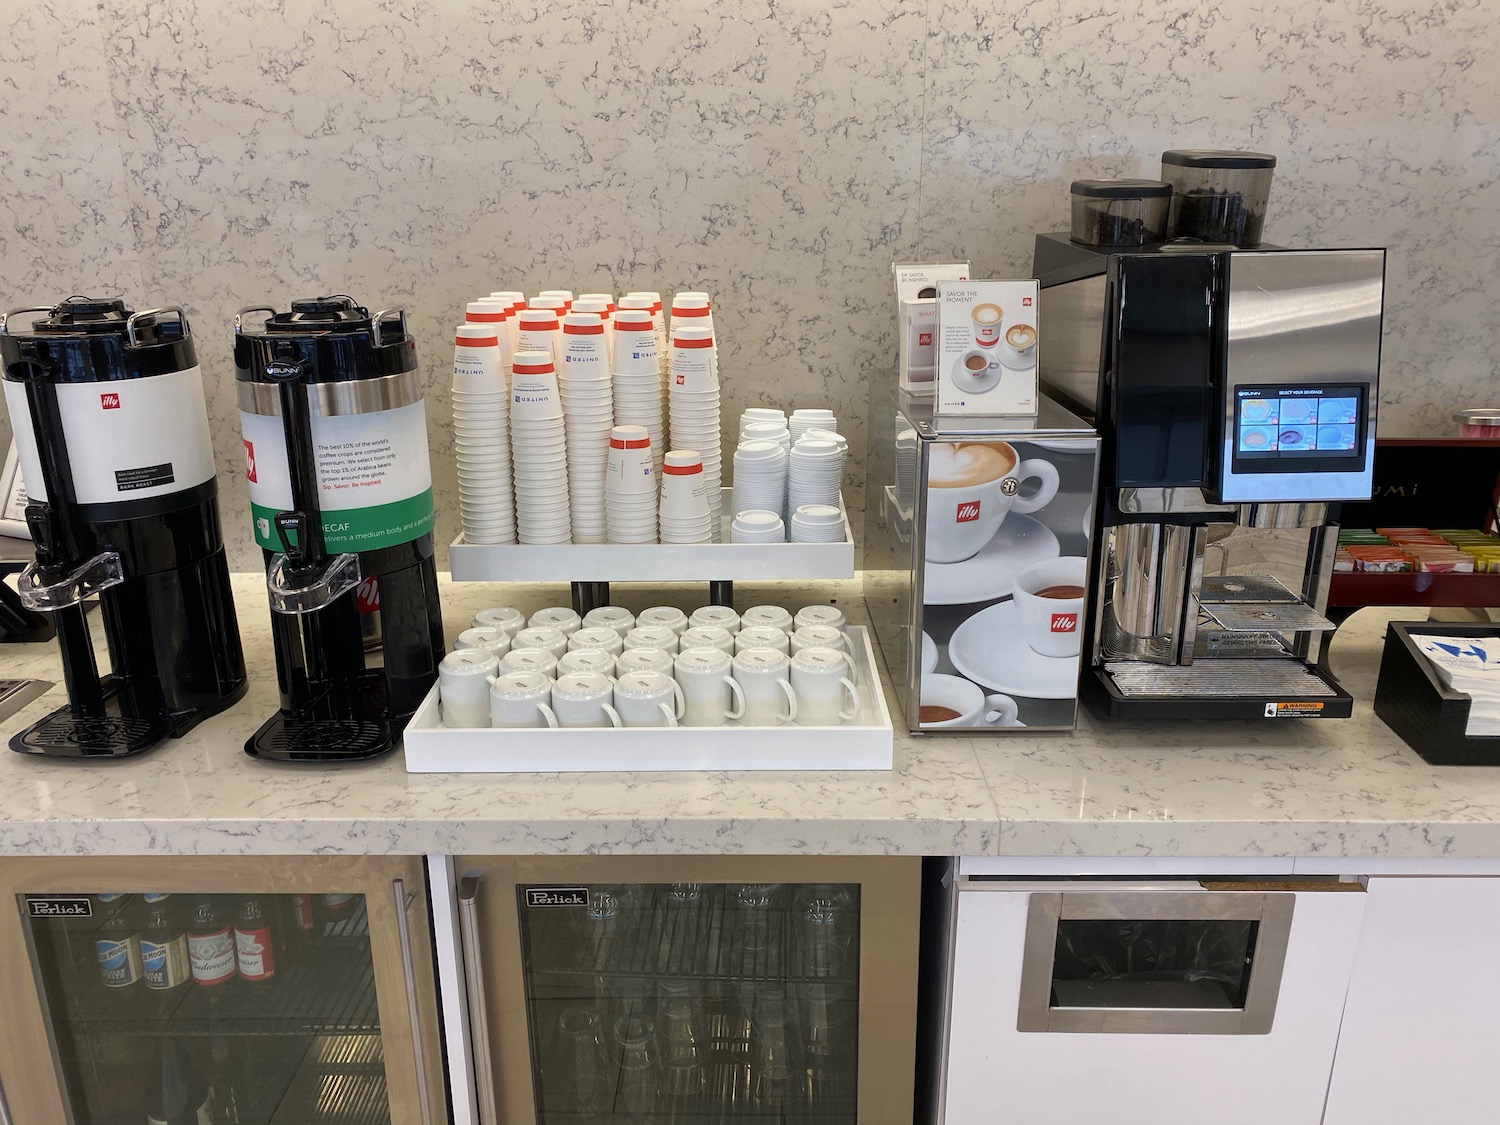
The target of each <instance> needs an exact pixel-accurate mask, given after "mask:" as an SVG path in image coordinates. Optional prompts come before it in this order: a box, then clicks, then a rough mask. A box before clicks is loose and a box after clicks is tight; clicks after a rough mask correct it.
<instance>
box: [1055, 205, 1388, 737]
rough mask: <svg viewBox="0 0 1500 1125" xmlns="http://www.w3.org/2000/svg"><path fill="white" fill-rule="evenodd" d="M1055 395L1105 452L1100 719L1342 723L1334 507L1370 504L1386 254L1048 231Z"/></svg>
mask: <svg viewBox="0 0 1500 1125" xmlns="http://www.w3.org/2000/svg"><path fill="white" fill-rule="evenodd" d="M1036 270H1037V276H1038V278H1039V279H1040V281H1041V285H1042V289H1041V304H1042V315H1041V317H1040V321H1041V325H1042V340H1041V356H1042V359H1041V371H1040V377H1041V382H1042V385H1043V387H1044V388H1045V389H1046V390H1047V391H1048V392H1049V393H1050V394H1053V395H1054V396H1056V397H1058V398H1059V399H1061V400H1062V401H1064V402H1065V403H1067V404H1068V405H1070V406H1072V407H1073V408H1075V409H1077V410H1079V411H1080V412H1082V413H1083V414H1084V415H1085V416H1086V417H1088V418H1090V419H1092V420H1093V421H1094V422H1095V423H1096V425H1097V426H1098V429H1099V431H1100V434H1101V438H1102V443H1103V449H1102V461H1101V469H1100V497H1099V503H1098V505H1097V510H1096V513H1095V520H1096V522H1097V524H1098V530H1099V534H1098V537H1097V539H1096V542H1097V543H1098V550H1097V551H1096V552H1095V557H1094V561H1093V565H1092V571H1091V584H1092V588H1093V602H1092V608H1091V613H1090V629H1089V633H1088V635H1087V636H1086V638H1085V663H1086V665H1088V667H1087V668H1086V670H1085V672H1084V675H1083V683H1082V685H1081V692H1082V697H1083V700H1084V702H1085V704H1086V705H1087V706H1088V707H1089V708H1090V710H1091V711H1093V712H1094V713H1095V714H1098V715H1101V716H1108V717H1117V718H1123V717H1139V718H1261V717H1265V718H1286V717H1298V718H1343V717H1347V716H1348V715H1349V714H1350V713H1351V709H1352V700H1351V698H1350V697H1349V695H1348V693H1347V692H1345V691H1344V690H1343V689H1342V688H1341V687H1340V686H1339V685H1338V683H1337V682H1336V681H1335V680H1334V679H1333V677H1332V676H1331V675H1330V674H1328V672H1327V671H1326V669H1324V668H1322V667H1320V666H1319V664H1318V657H1319V654H1320V652H1321V649H1322V643H1323V639H1324V636H1325V634H1326V633H1327V632H1328V631H1330V630H1332V629H1333V623H1332V622H1331V621H1329V620H1328V619H1327V617H1325V616H1324V610H1325V609H1326V606H1327V600H1328V588H1329V583H1330V580H1331V578H1332V571H1333V553H1334V550H1335V548H1336V546H1337V534H1336V532H1337V524H1336V522H1335V521H1336V519H1337V503H1338V502H1339V501H1344V500H1365V499H1368V498H1369V496H1370V488H1371V469H1372V463H1373V460H1374V446H1375V421H1376V402H1377V399H1378V396H1379V370H1380V332H1381V323H1382V316H1383V308H1384V274H1385V251H1384V250H1378V249H1376V250H1267V249H1262V250H1253V251H1251V250H1236V249H1234V248H1232V247H1228V246H1214V245H1208V244H1204V243H1196V242H1167V243H1159V244H1155V245H1148V246H1143V247H1140V248H1138V249H1131V250H1129V251H1124V252H1111V251H1109V250H1101V249H1095V248H1092V247H1084V246H1081V245H1078V244H1076V243H1073V242H1071V241H1070V240H1069V239H1068V236H1067V235H1065V234H1063V235H1054V234H1044V235H1038V236H1037V243H1036Z"/></svg>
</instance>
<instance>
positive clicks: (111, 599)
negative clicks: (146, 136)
mask: <svg viewBox="0 0 1500 1125" xmlns="http://www.w3.org/2000/svg"><path fill="white" fill-rule="evenodd" d="M28 316H30V317H32V319H31V321H30V323H29V325H26V326H25V327H22V326H21V322H22V321H23V319H24V318H25V317H28ZM0 365H3V385H4V390H5V402H6V407H7V409H8V411H9V413H10V419H11V425H12V427H13V428H14V430H15V438H16V448H17V452H18V453H19V455H20V462H21V473H22V477H23V479H24V480H25V484H26V494H27V496H28V498H29V503H28V504H27V507H26V523H27V525H28V527H29V528H30V531H31V536H32V539H33V540H34V541H35V543H36V561H35V562H34V563H32V564H30V565H29V566H27V567H26V569H25V570H24V571H23V572H22V573H21V576H20V584H19V591H20V596H21V600H22V601H23V602H24V603H25V604H26V606H27V607H28V608H31V609H35V610H39V611H43V612H45V613H47V614H49V615H50V616H51V617H52V618H53V621H54V623H55V624H56V627H57V639H58V644H59V646H60V648H61V650H62V664H63V677H64V680H65V682H66V685H67V690H68V706H66V707H64V708H61V709H60V710H58V711H55V712H53V713H52V714H50V715H48V716H47V717H46V718H45V719H43V720H41V721H40V722H39V723H37V724H35V725H34V726H32V727H31V728H29V729H28V730H25V731H23V732H22V733H20V734H18V735H16V736H15V737H14V738H12V739H11V742H10V746H11V749H12V750H16V751H19V752H20V753H23V754H46V755H51V756H55V757H67V758H95V757H124V756H125V755H128V754H134V753H137V752H139V751H142V750H146V749H149V748H150V747H152V746H154V745H156V744H157V743H158V742H160V741H161V740H162V739H164V738H166V737H168V736H172V737H177V736H180V735H182V734H184V733H186V732H187V731H188V730H190V729H191V728H192V727H193V726H195V725H196V724H197V723H199V722H201V721H202V720H203V719H205V718H207V717H209V716H210V715H213V714H215V713H217V712H219V711H222V710H223V709H224V708H226V707H228V706H229V705H231V704H232V703H234V702H235V700H237V699H239V698H240V696H242V695H243V694H244V693H245V660H244V655H243V653H242V651H241V649H240V636H239V626H238V624H237V622H236V620H235V613H234V601H233V598H232V597H231V594H230V588H229V566H228V562H227V561H226V559H225V555H224V542H223V538H222V535H221V533H220V526H219V509H218V481H217V478H216V475H215V465H214V454H213V444H212V442H211V440H210V438H209V431H208V410H207V407H206V405H205V403H204V398H203V378H202V375H201V373H200V372H199V370H198V358H197V353H196V351H195V350H194V347H193V337H192V333H191V331H190V329H189V327H188V322H187V318H186V317H184V316H183V313H182V310H181V309H180V308H178V307H176V306H175V305H174V306H168V307H165V308H159V309H144V310H142V311H140V312H131V311H130V310H129V309H127V308H126V307H125V304H124V302H122V301H118V300H93V299H89V298H80V297H74V298H69V299H68V300H67V301H64V302H63V303H62V304H60V305H57V306H56V307H53V308H24V309H15V310H12V311H10V312H7V313H5V314H4V315H3V316H0ZM96 597H97V598H98V602H99V616H100V620H101V621H102V623H103V625H104V637H105V641H106V644H107V647H108V656H109V671H108V672H107V673H106V674H104V675H102V676H101V675H100V671H99V665H98V661H97V659H96V657H95V652H94V644H93V639H92V638H91V636H90V635H89V626H88V621H87V619H86V616H85V603H86V601H87V600H88V599H92V598H96Z"/></svg>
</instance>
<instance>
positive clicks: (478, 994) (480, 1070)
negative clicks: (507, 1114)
mask: <svg viewBox="0 0 1500 1125" xmlns="http://www.w3.org/2000/svg"><path fill="white" fill-rule="evenodd" d="M458 928H459V943H460V944H461V945H462V946H463V955H464V991H465V993H466V994H467V996H468V1000H469V1042H470V1043H471V1044H472V1047H473V1055H474V1084H475V1086H476V1087H477V1088H478V1091H479V1122H480V1125H499V1120H500V1118H499V1114H498V1112H497V1104H498V1103H497V1102H496V1095H495V1071H494V1064H493V1061H492V1060H493V1056H492V1055H491V1054H490V1017H489V1013H488V1011H486V1009H485V1002H484V957H483V956H482V954H481V952H480V948H479V876H478V875H465V876H463V878H461V879H459V881H458Z"/></svg>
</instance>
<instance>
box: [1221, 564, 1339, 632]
mask: <svg viewBox="0 0 1500 1125" xmlns="http://www.w3.org/2000/svg"><path fill="white" fill-rule="evenodd" d="M1198 608H1199V609H1201V610H1202V611H1203V612H1204V613H1205V614H1207V615H1208V617H1209V618H1211V619H1212V620H1211V622H1210V623H1209V627H1210V628H1215V627H1216V628H1219V629H1224V630H1226V631H1229V632H1234V633H1264V632H1267V631H1272V630H1274V631H1277V632H1297V631H1302V630H1307V631H1312V632H1330V631H1332V630H1333V629H1336V628H1338V626H1336V625H1335V624H1334V623H1333V622H1332V621H1330V620H1328V618H1326V617H1324V616H1323V615H1322V614H1321V613H1319V612H1318V611H1317V610H1315V609H1314V608H1313V607H1312V606H1310V605H1308V604H1307V603H1306V602H1304V601H1303V600H1302V599H1301V598H1300V597H1298V596H1297V595H1296V594H1294V593H1292V591H1290V590H1288V589H1287V588H1286V587H1285V586H1284V585H1282V584H1281V583H1280V582H1278V581H1277V580H1276V579H1275V578H1272V577H1270V576H1268V575H1264V574H1252V575H1243V574H1236V575H1226V576H1214V577H1204V579H1203V583H1202V586H1201V587H1200V589H1199V592H1198Z"/></svg>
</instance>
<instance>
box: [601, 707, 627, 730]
mask: <svg viewBox="0 0 1500 1125" xmlns="http://www.w3.org/2000/svg"><path fill="white" fill-rule="evenodd" d="M599 706H601V707H603V708H604V713H605V714H606V715H608V716H609V725H610V726H612V727H623V726H624V725H625V724H624V723H623V722H621V721H620V712H618V711H616V710H615V709H614V708H613V707H611V706H610V705H609V704H608V703H601V704H600V705H599Z"/></svg>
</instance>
